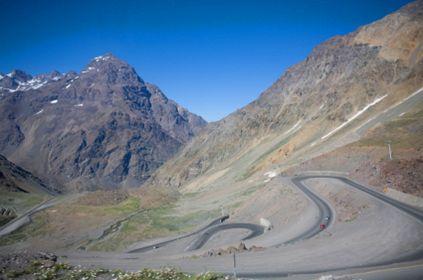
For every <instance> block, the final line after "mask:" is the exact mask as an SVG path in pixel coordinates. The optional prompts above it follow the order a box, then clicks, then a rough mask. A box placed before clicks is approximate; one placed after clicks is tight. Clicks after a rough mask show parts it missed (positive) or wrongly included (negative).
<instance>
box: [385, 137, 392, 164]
mask: <svg viewBox="0 0 423 280" xmlns="http://www.w3.org/2000/svg"><path fill="white" fill-rule="evenodd" d="M386 144H387V145H388V153H389V159H390V160H392V149H391V141H386Z"/></svg>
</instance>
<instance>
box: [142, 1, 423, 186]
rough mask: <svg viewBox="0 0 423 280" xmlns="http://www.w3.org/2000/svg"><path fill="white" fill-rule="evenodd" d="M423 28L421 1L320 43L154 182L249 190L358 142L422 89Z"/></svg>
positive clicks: (166, 167) (201, 138)
mask: <svg viewBox="0 0 423 280" xmlns="http://www.w3.org/2000/svg"><path fill="white" fill-rule="evenodd" d="M422 30H423V1H417V2H413V3H411V4H409V5H406V6H405V7H403V8H402V9H400V10H398V11H397V12H395V13H393V14H390V15H388V16H386V17H384V18H382V19H381V20H379V21H376V22H374V23H372V24H369V25H367V26H364V27H361V28H359V29H358V30H357V31H355V32H352V33H350V34H347V35H345V36H336V37H333V38H331V39H329V40H327V41H326V42H324V43H322V44H320V45H318V46H317V47H315V48H314V49H313V51H312V52H311V54H310V55H309V56H308V57H307V58H306V59H305V60H304V61H302V62H300V63H298V64H296V65H294V66H292V67H291V68H289V69H288V70H287V71H286V72H285V73H284V74H283V75H282V76H281V77H280V78H279V79H278V80H277V81H276V82H275V83H274V84H273V85H272V86H270V87H269V88H268V89H267V90H265V91H264V92H263V93H262V94H261V95H260V97H259V98H258V99H257V100H255V101H254V102H252V103H251V104H249V105H247V106H245V107H244V108H242V109H240V110H237V111H236V112H234V113H232V114H231V115H229V116H227V117H226V118H224V119H222V120H221V121H219V122H216V123H212V124H210V125H209V126H208V127H207V129H206V130H205V131H203V133H200V135H198V136H197V137H195V139H194V140H193V141H192V142H190V144H189V145H187V146H186V147H185V148H184V149H183V150H182V151H181V152H180V153H179V154H178V156H176V157H174V158H173V159H172V160H170V161H168V162H167V163H166V164H165V165H163V166H162V167H161V168H160V169H159V170H158V171H157V172H156V173H155V175H154V176H153V177H152V179H151V180H150V181H149V185H151V186H161V185H167V186H171V187H175V188H180V189H182V190H187V189H189V190H192V189H198V188H201V189H203V188H204V189H207V188H208V187H210V188H212V187H216V188H218V186H221V187H222V188H224V186H226V188H229V187H228V186H232V185H233V184H234V183H236V182H240V181H242V182H243V184H244V185H245V183H246V181H247V180H246V179H249V180H250V181H251V180H252V179H254V175H256V178H257V176H262V174H263V173H265V172H266V170H267V169H275V170H277V171H278V172H282V171H284V170H286V169H287V168H290V167H292V166H299V165H300V164H301V163H302V162H304V161H305V160H307V159H310V158H312V157H315V156H318V155H320V154H322V153H325V152H328V151H330V150H333V149H335V148H337V147H339V146H343V145H346V144H348V143H350V142H352V141H355V140H357V139H359V138H360V137H361V136H360V133H358V132H357V129H358V128H360V127H361V125H365V124H366V122H370V120H371V119H372V118H376V117H377V116H379V114H381V113H382V112H383V111H384V110H387V109H388V108H390V107H391V106H394V105H395V104H399V103H401V102H403V101H404V100H407V98H409V97H410V96H411V95H412V94H413V93H416V91H417V90H419V89H420V88H421V87H422V86H423V32H422ZM416 94H417V93H416ZM413 98H415V97H413ZM380 121H383V120H380ZM372 125H377V122H376V121H374V123H372ZM420 152H421V151H420ZM243 180H245V181H243ZM200 185H201V186H200Z"/></svg>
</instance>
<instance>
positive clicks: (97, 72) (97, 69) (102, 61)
mask: <svg viewBox="0 0 423 280" xmlns="http://www.w3.org/2000/svg"><path fill="white" fill-rule="evenodd" d="M81 75H82V76H84V77H91V78H94V79H96V80H98V81H103V82H106V83H108V84H122V85H123V84H127V85H128V84H130V85H140V84H141V85H142V86H143V85H144V81H143V80H142V79H141V78H140V77H139V76H138V74H137V72H136V71H135V69H134V68H133V67H132V66H131V65H129V64H128V63H127V62H125V61H123V60H121V59H119V58H117V57H116V56H114V55H113V54H110V53H107V54H105V55H101V56H96V57H94V58H93V59H92V60H91V61H90V63H89V64H88V65H87V67H86V68H85V69H84V70H82V71H81Z"/></svg>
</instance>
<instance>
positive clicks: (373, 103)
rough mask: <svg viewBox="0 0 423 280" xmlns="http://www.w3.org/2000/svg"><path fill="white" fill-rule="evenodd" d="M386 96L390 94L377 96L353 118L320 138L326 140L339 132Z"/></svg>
mask: <svg viewBox="0 0 423 280" xmlns="http://www.w3.org/2000/svg"><path fill="white" fill-rule="evenodd" d="M386 96H388V95H387V94H385V95H384V96H381V97H379V98H376V99H375V100H374V101H373V102H371V103H370V104H367V105H366V106H365V107H364V108H363V109H361V110H360V111H358V112H357V113H356V114H355V115H354V116H352V117H351V118H349V119H348V120H347V121H346V122H344V123H343V124H341V125H340V126H338V127H337V128H335V129H334V130H332V131H331V132H329V133H328V134H326V135H324V136H322V138H320V139H322V140H324V139H326V138H328V137H329V136H331V135H332V134H334V133H335V132H337V131H338V130H340V129H341V128H343V127H344V126H346V125H347V124H349V123H350V122H352V121H353V120H355V119H356V118H357V117H359V116H360V115H361V114H363V113H364V112H365V111H367V109H369V108H370V107H372V106H374V105H376V104H377V103H379V102H380V101H382V100H383V99H384V98H385V97H386Z"/></svg>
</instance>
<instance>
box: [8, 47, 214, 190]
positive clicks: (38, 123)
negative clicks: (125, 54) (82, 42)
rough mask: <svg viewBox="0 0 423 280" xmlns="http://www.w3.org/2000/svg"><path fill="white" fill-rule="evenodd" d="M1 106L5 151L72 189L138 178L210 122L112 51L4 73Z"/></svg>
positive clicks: (134, 182) (133, 181)
mask: <svg viewBox="0 0 423 280" xmlns="http://www.w3.org/2000/svg"><path fill="white" fill-rule="evenodd" d="M0 114H1V116H0V117H1V119H2V122H1V125H0V152H1V153H2V154H4V155H5V156H7V157H8V158H9V159H11V160H12V161H14V162H16V163H17V164H19V165H21V166H23V167H24V168H27V169H29V170H31V171H32V172H33V173H34V174H36V175H37V176H39V177H41V178H42V179H44V180H46V181H48V182H50V183H52V184H55V185H58V186H63V187H64V188H65V189H67V190H72V189H98V188H100V189H101V188H115V187H119V186H139V185H140V184H141V183H142V182H144V181H145V180H146V179H147V178H149V176H150V174H151V173H152V172H153V171H154V170H155V169H157V168H158V167H159V166H160V165H161V164H163V162H165V161H166V160H167V159H168V158H170V157H171V156H172V155H173V154H174V153H175V152H176V151H178V149H179V148H180V147H181V146H182V145H183V144H185V143H186V142H187V141H189V140H190V139H191V138H192V137H193V136H194V135H195V134H196V133H198V132H199V131H200V130H201V128H203V127H204V126H205V124H206V122H205V121H204V120H203V119H202V118H201V117H199V116H196V115H194V114H192V113H190V112H188V111H187V110H186V109H184V108H182V107H181V106H179V105H178V104H176V103H175V102H174V101H172V100H169V99H168V98H167V97H166V96H165V95H164V94H163V93H162V92H161V91H160V89H159V88H158V87H156V86H154V85H151V84H148V83H146V82H144V81H143V80H142V79H141V78H140V77H139V76H138V74H137V73H136V72H135V70H134V69H133V68H132V67H131V66H130V65H129V64H127V63H126V62H123V61H121V60H119V59H118V58H116V57H115V56H113V55H111V54H107V55H104V56H99V57H96V58H94V59H93V60H92V61H91V62H90V63H89V64H88V65H87V67H86V69H85V70H83V71H82V72H81V73H79V74H77V73H75V72H69V73H66V74H60V73H58V72H53V73H51V74H47V75H38V76H35V77H32V76H30V75H28V74H26V73H24V72H23V71H19V70H15V71H13V72H12V73H9V74H7V75H1V76H0Z"/></svg>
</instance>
